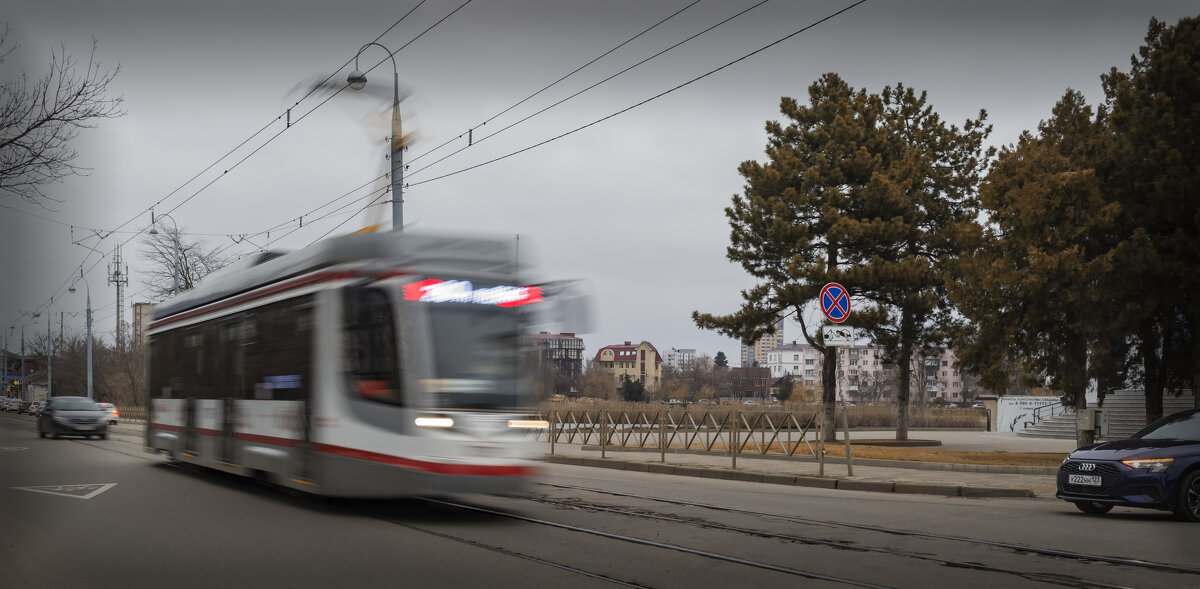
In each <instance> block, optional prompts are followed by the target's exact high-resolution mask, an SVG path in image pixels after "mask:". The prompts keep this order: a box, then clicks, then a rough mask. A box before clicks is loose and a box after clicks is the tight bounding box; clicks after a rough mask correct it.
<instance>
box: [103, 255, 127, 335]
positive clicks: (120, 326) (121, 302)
mask: <svg viewBox="0 0 1200 589" xmlns="http://www.w3.org/2000/svg"><path fill="white" fill-rule="evenodd" d="M108 283H109V284H115V285H116V286H117V349H118V350H124V349H125V320H124V319H125V299H124V296H123V294H122V293H123V292H124V287H125V286H128V285H129V264H125V263H123V262H122V261H121V246H120V244H118V245H117V246H116V247H115V248H114V249H113V260H112V263H110V264H109V265H108Z"/></svg>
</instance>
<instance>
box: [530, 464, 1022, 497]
mask: <svg viewBox="0 0 1200 589" xmlns="http://www.w3.org/2000/svg"><path fill="white" fill-rule="evenodd" d="M542 460H543V461H545V462H549V463H552V464H568V465H572V466H590V467H595V468H611V469H613V470H628V471H634V472H648V473H655V474H670V475H676V476H689V477H699V478H706V479H722V480H733V481H746V482H753V483H763V484H769V485H791V486H794V487H813V488H819V489H839V490H844V491H868V492H872V493H901V494H917V495H938V496H942V497H973V498H978V497H1034V496H1035V494H1034V492H1033V489H1024V488H1018V487H980V486H974V485H946V484H936V483H905V482H893V481H865V480H857V479H847V478H838V477H819V476H796V475H778V474H764V473H757V472H751V471H744V470H732V469H728V468H702V467H698V466H675V465H671V464H664V463H661V462H637V461H628V460H618V459H614V458H570V457H566V456H559V455H557V454H547V455H544V456H543V457H542ZM856 462H857V461H856Z"/></svg>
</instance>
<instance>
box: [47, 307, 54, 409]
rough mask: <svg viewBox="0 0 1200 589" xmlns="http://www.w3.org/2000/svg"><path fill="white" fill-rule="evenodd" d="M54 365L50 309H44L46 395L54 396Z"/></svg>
mask: <svg viewBox="0 0 1200 589" xmlns="http://www.w3.org/2000/svg"><path fill="white" fill-rule="evenodd" d="M53 365H54V340H53V339H52V338H51V337H50V311H49V309H47V310H46V397H47V398H49V397H53V396H54V380H53V377H52V373H51V372H50V369H51V367H52V366H53Z"/></svg>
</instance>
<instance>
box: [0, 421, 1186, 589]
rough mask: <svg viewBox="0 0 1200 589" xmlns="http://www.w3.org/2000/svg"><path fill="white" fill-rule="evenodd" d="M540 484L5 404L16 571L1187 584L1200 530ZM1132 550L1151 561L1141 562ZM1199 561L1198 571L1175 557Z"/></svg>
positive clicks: (25, 583)
mask: <svg viewBox="0 0 1200 589" xmlns="http://www.w3.org/2000/svg"><path fill="white" fill-rule="evenodd" d="M540 481H541V483H543V484H539V485H536V486H535V488H534V489H533V490H532V493H531V494H530V495H529V496H527V497H521V498H503V497H479V496H468V497H448V498H442V499H436V500H412V501H399V502H371V501H319V500H314V499H311V498H307V497H302V496H294V495H288V494H284V493H279V492H277V491H274V490H271V489H266V488H262V487H259V486H257V485H255V484H253V483H252V482H251V481H248V480H245V479H241V478H237V477H232V476H228V475H223V474H221V473H215V472H208V471H200V472H197V471H191V470H186V469H181V468H178V467H176V466H172V465H170V464H168V463H166V462H164V461H163V460H161V459H160V458H158V457H155V456H152V455H148V454H145V453H144V452H143V451H142V445H141V439H140V437H138V436H137V435H136V431H135V430H133V429H127V428H124V427H123V428H121V430H120V432H118V433H116V434H115V435H112V436H110V438H109V439H108V440H104V441H99V440H51V439H46V440H42V439H38V437H37V435H36V434H35V433H34V427H33V420H32V418H29V417H26V416H16V415H12V414H0V587H6V588H8V587H12V588H17V587H123V588H128V587H146V586H160V587H214V586H221V587H246V586H258V587H384V586H386V587H398V586H400V587H465V586H483V587H531V586H536V587H567V586H570V587H611V586H633V587H691V588H694V587H738V586H759V585H762V586H800V585H801V584H803V585H804V586H805V587H811V586H816V587H846V586H875V587H922V588H925V587H931V586H932V587H968V586H971V587H1013V586H1020V587H1171V588H1176V587H1183V586H1195V585H1196V580H1197V579H1200V553H1198V552H1197V551H1196V546H1197V545H1198V544H1200V526H1196V525H1194V524H1183V523H1179V522H1176V521H1174V520H1173V519H1172V518H1171V517H1170V515H1169V514H1165V513H1157V512H1138V511H1133V510H1125V511H1121V512H1120V513H1117V514H1116V515H1115V516H1110V517H1089V516H1084V515H1083V514H1080V513H1078V512H1076V511H1075V510H1074V509H1073V508H1072V507H1071V506H1069V505H1067V504H1065V503H1062V502H1059V501H1056V500H1053V499H1046V498H1030V499H970V498H946V497H933V496H917V495H905V496H898V495H892V494H879V493H860V492H853V491H828V490H820V489H812V488H800V487H790V486H779V485H765V484H754V483H743V482H737V481H728V480H715V479H696V478H691V477H674V476H666V475H655V474H647V473H637V472H627V471H613V470H608V469H593V468H586V467H577V466H566V465H547V466H546V468H545V472H544V475H543V476H541V477H540ZM1126 559H1134V560H1139V561H1144V562H1142V563H1141V564H1139V563H1134V562H1129V561H1128V560H1126ZM1180 569H1191V570H1180Z"/></svg>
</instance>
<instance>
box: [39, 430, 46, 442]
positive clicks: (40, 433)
mask: <svg viewBox="0 0 1200 589" xmlns="http://www.w3.org/2000/svg"><path fill="white" fill-rule="evenodd" d="M38 437H39V438H42V439H45V438H46V432H44V431H42V428H40V427H39V428H38Z"/></svg>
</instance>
